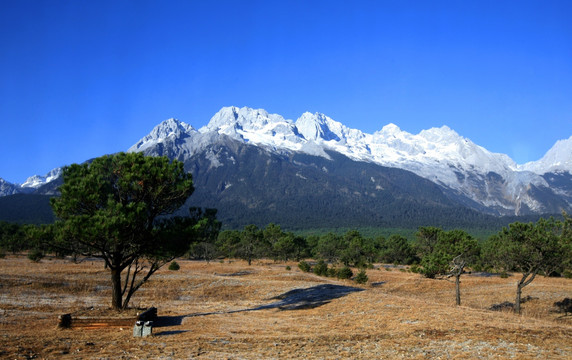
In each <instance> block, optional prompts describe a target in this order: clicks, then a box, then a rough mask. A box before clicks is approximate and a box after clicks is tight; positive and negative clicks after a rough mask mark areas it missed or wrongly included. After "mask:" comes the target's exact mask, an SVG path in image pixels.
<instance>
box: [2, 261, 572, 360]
mask: <svg viewBox="0 0 572 360" xmlns="http://www.w3.org/2000/svg"><path fill="white" fill-rule="evenodd" d="M177 262H178V263H179V264H180V265H181V269H180V270H179V271H169V270H167V269H166V267H165V269H161V270H160V271H159V272H158V273H157V274H156V275H155V276H154V277H152V278H151V281H150V282H149V283H148V284H147V285H146V286H144V287H143V288H142V289H141V290H140V291H139V292H138V293H137V294H136V295H135V297H134V299H133V302H132V307H133V309H131V310H129V311H126V312H122V313H119V314H117V313H114V312H112V311H111V310H109V308H108V306H107V305H108V303H109V297H110V292H109V284H108V282H109V275H108V273H107V272H106V271H105V270H104V269H103V265H102V264H101V263H100V262H97V261H93V262H92V261H84V262H82V263H80V264H73V263H70V262H67V261H64V260H57V259H52V260H49V259H48V260H46V259H44V260H42V261H41V262H40V263H32V262H30V261H29V260H27V259H26V258H25V257H14V256H8V257H6V258H5V259H0V266H1V269H2V272H1V274H0V358H26V357H27V358H34V357H36V358H70V359H72V358H73V359H75V358H81V359H91V358H94V359H117V358H124V359H131V358H147V359H155V358H156V359H169V358H171V359H188V358H199V359H291V358H305V359H381V358H384V359H393V358H411V359H427V358H441V359H493V358H494V359H499V358H500V359H505V358H506V359H570V358H572V321H571V319H570V317H568V318H563V317H561V314H558V313H555V312H554V307H553V303H554V302H555V301H558V300H562V299H563V298H565V297H572V280H570V279H560V278H544V277H539V278H537V279H535V280H534V282H533V283H532V284H530V285H529V286H528V287H526V288H525V290H524V294H523V295H524V296H527V295H530V296H533V297H534V299H533V300H531V301H529V302H527V303H525V304H523V314H522V315H521V316H518V315H515V314H512V313H510V312H493V311H490V310H487V309H488V308H489V307H490V306H491V305H492V304H495V303H500V302H503V301H514V299H513V298H514V292H515V283H516V281H517V276H516V275H515V276H512V277H509V278H507V279H501V278H499V277H489V278H484V277H477V276H470V275H465V276H463V277H462V284H461V291H462V306H461V307H455V305H454V304H455V289H454V283H453V282H451V281H447V280H429V279H424V278H422V277H421V276H420V275H417V274H413V273H409V272H402V271H399V270H396V269H393V270H392V271H386V270H385V269H381V270H379V269H372V270H368V271H367V274H368V276H369V279H370V281H369V284H368V285H366V286H362V287H361V289H363V291H356V292H348V293H346V294H345V295H344V296H340V297H333V296H332V297H331V298H327V299H326V300H325V301H322V302H319V303H315V304H314V305H313V306H305V307H302V308H300V309H296V310H285V309H286V308H287V307H284V306H280V307H278V306H277V303H278V302H280V301H284V298H286V300H287V299H288V297H287V296H285V294H286V293H287V292H289V291H291V290H293V289H319V288H321V286H324V285H326V284H330V285H336V286H337V288H340V289H348V287H357V286H356V285H355V283H353V282H351V281H349V280H348V281H337V280H333V279H328V278H322V277H318V276H315V275H313V274H307V273H302V272H301V271H299V270H298V269H297V266H296V264H295V263H288V264H284V263H273V262H270V261H261V262H256V263H254V264H253V265H252V266H248V265H247V264H246V263H244V262H241V261H231V262H229V261H224V262H222V263H221V262H211V263H210V264H207V263H205V262H192V261H185V260H177ZM286 265H290V266H291V268H292V270H286V269H285V268H286ZM331 288H333V287H331ZM331 288H330V289H331ZM328 291H331V290H328ZM280 295H283V296H280ZM280 299H282V300H280ZM270 305H272V306H270ZM274 305H276V306H274ZM148 306H156V307H158V309H159V316H160V317H161V318H160V322H159V324H158V325H161V326H157V327H155V328H154V329H153V331H154V336H153V337H148V338H133V336H132V327H131V326H130V325H128V326H125V323H127V324H130V322H129V319H132V318H133V317H134V316H135V315H136V313H137V312H138V311H140V310H138V309H140V308H141V309H142V308H145V307H148ZM63 313H72V314H73V315H74V316H76V317H84V318H85V317H88V318H89V317H92V318H94V319H97V318H99V319H110V318H112V319H117V320H118V321H117V322H113V321H107V322H105V321H103V320H102V321H99V322H94V323H95V324H99V325H96V326H89V327H88V326H87V325H86V326H85V327H81V326H79V327H75V328H72V329H67V330H58V329H56V324H57V317H58V315H60V314H63Z"/></svg>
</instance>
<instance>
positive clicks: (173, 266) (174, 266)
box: [169, 260, 181, 271]
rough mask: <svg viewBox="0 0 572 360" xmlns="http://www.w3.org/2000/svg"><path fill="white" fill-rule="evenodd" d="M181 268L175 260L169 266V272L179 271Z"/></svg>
mask: <svg viewBox="0 0 572 360" xmlns="http://www.w3.org/2000/svg"><path fill="white" fill-rule="evenodd" d="M180 268H181V266H180V265H179V263H177V262H176V261H174V260H173V261H172V262H171V263H170V264H169V270H171V271H177V270H179V269H180Z"/></svg>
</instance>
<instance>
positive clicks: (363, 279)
mask: <svg viewBox="0 0 572 360" xmlns="http://www.w3.org/2000/svg"><path fill="white" fill-rule="evenodd" d="M368 280H369V279H368V277H367V274H366V273H365V269H361V270H360V272H359V273H358V274H357V275H356V278H355V282H356V283H358V284H365V283H367V281H368Z"/></svg>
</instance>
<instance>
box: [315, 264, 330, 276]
mask: <svg viewBox="0 0 572 360" xmlns="http://www.w3.org/2000/svg"><path fill="white" fill-rule="evenodd" d="M314 274H316V275H318V276H328V264H326V263H325V262H324V260H320V261H318V263H317V264H316V266H314Z"/></svg>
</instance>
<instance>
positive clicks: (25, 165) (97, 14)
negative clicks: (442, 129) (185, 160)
mask: <svg viewBox="0 0 572 360" xmlns="http://www.w3.org/2000/svg"><path fill="white" fill-rule="evenodd" d="M571 19H572V1H568V0H564V1H551V0H539V1H523V0H518V1H485V0H476V1H469V0H467V1H465V0H463V1H438V0H431V1H399V0H395V1H389V0H388V1H384V0H378V1H359V0H354V1H333V0H328V1H312V0H303V1H281V2H279V1H271V0H265V1H247V0H240V1H239V0H236V1H191V0H189V1H168V0H162V1H159V0H156V1H142V0H133V1H120V0H113V1H104V0H97V1H88V0H85V1H81V0H67V1H63V0H0V34H1V36H0V121H1V123H0V125H1V127H0V134H1V141H0V154H1V160H0V177H2V178H4V179H5V180H7V181H10V182H16V183H21V182H23V181H25V179H26V178H27V177H28V176H31V175H34V174H40V175H43V174H45V173H47V172H48V171H49V170H51V169H53V168H55V167H58V166H62V165H66V164H71V163H74V162H82V161H84V160H87V159H89V158H92V157H96V156H100V155H103V154H107V153H113V152H117V151H124V150H127V149H128V148H129V147H130V146H131V145H132V144H134V143H135V142H136V141H137V140H139V139H140V138H141V137H143V136H144V135H146V134H147V133H148V132H149V131H150V130H151V129H152V128H153V127H154V126H155V125H157V124H158V123H159V122H161V121H163V120H165V119H167V118H170V117H175V118H178V119H180V120H182V121H184V122H187V123H189V124H191V125H193V126H194V127H195V128H200V127H201V126H203V125H205V124H206V123H207V122H208V120H209V119H210V117H211V116H212V115H214V114H215V113H216V112H217V111H218V110H219V109H220V108H221V107H223V106H230V105H235V106H240V107H242V106H249V107H253V108H264V109H266V110H267V111H269V112H271V113H278V114H281V115H283V116H284V117H286V118H290V119H293V120H295V119H296V118H297V117H298V116H300V115H301V114H302V113H303V112H304V111H311V112H322V113H325V114H326V115H328V116H330V117H332V118H333V119H335V120H337V121H340V122H342V123H344V124H345V125H347V126H349V127H352V128H357V129H360V130H362V131H364V132H368V133H373V132H374V131H376V130H379V129H381V128H382V127H383V126H384V125H386V124H388V123H390V122H393V123H395V124H397V125H398V126H399V127H400V128H401V129H402V130H406V131H408V132H411V133H418V132H419V131H420V130H422V129H428V128H431V127H435V126H437V127H439V126H442V125H448V126H449V127H451V128H453V129H454V130H455V131H457V132H458V133H459V134H461V135H463V136H465V137H467V138H469V139H471V140H472V141H473V142H475V143H477V144H479V145H482V146H484V147H486V148H487V149H489V150H491V151H494V152H502V153H505V154H508V155H509V156H511V157H512V158H513V159H514V160H515V161H517V162H518V163H524V162H527V161H531V160H538V159H539V158H540V157H542V155H544V153H545V152H546V151H547V150H548V149H549V148H550V147H551V146H552V145H553V144H554V143H555V142H556V140H558V139H564V138H568V137H570V136H571V135H572V20H571Z"/></svg>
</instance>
